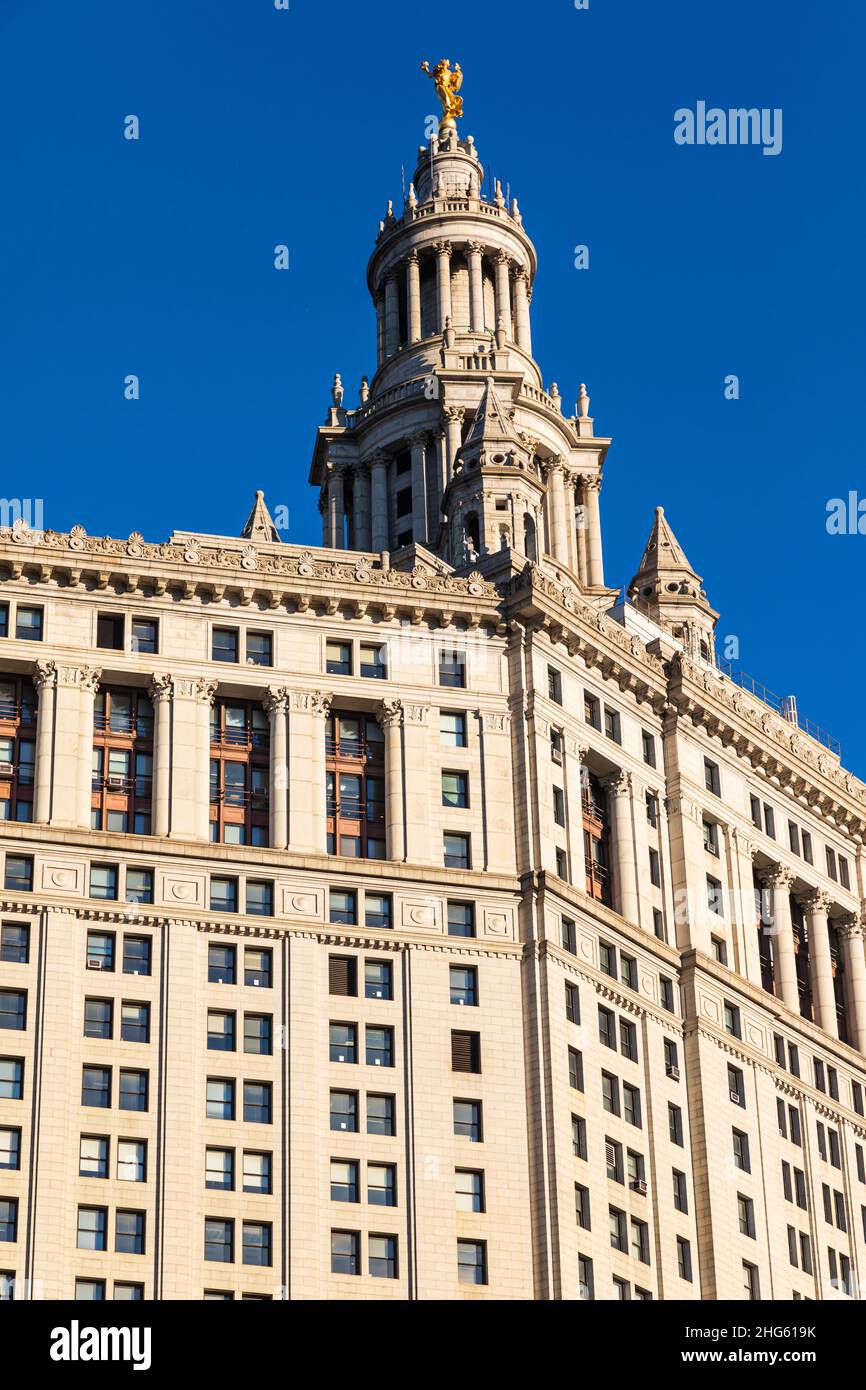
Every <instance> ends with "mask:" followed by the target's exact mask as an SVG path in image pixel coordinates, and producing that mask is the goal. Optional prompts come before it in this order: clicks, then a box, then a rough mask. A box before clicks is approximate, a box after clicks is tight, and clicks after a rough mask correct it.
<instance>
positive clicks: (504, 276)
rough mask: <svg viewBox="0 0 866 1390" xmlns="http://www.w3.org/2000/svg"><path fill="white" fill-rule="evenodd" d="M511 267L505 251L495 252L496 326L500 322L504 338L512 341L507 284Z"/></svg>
mask: <svg viewBox="0 0 866 1390" xmlns="http://www.w3.org/2000/svg"><path fill="white" fill-rule="evenodd" d="M510 265H511V258H510V257H509V255H508V252H507V251H497V253H496V326H497V328H498V327H499V321H500V319H501V320H502V324H503V327H504V329H505V336H506V338H510V339H513V337H514V332H513V329H512V326H511V294H510V290H509V284H508V272H509V266H510Z"/></svg>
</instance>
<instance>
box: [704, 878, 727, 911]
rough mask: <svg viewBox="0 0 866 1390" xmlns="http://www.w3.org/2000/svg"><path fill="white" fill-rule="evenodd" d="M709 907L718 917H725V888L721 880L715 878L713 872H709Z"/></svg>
mask: <svg viewBox="0 0 866 1390" xmlns="http://www.w3.org/2000/svg"><path fill="white" fill-rule="evenodd" d="M707 907H708V908H709V909H710V912H714V913H715V914H716V916H717V917H724V915H725V900H724V890H723V888H722V885H721V882H720V880H719V879H717V878H713V877H712V875H711V874H707Z"/></svg>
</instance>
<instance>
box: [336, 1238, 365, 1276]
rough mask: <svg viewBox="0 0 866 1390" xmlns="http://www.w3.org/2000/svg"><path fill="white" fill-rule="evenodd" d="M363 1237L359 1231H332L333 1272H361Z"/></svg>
mask: <svg viewBox="0 0 866 1390" xmlns="http://www.w3.org/2000/svg"><path fill="white" fill-rule="evenodd" d="M360 1262H361V1237H360V1235H359V1234H358V1232H357V1231H332V1232H331V1273H332V1274H360V1273H361V1268H360Z"/></svg>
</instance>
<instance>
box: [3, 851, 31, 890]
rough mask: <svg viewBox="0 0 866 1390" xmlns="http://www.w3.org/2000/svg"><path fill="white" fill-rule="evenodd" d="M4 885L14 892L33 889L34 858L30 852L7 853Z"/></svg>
mask: <svg viewBox="0 0 866 1390" xmlns="http://www.w3.org/2000/svg"><path fill="white" fill-rule="evenodd" d="M4 885H5V887H6V888H7V889H9V891H10V892H12V893H31V892H32V891H33V858H32V856H31V855H29V854H7V856H6V875H5V880H4Z"/></svg>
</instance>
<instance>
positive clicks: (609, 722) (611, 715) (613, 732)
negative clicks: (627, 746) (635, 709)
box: [604, 705, 622, 743]
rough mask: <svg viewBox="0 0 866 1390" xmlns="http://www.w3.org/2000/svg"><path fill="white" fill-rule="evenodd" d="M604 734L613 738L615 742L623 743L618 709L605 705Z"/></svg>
mask: <svg viewBox="0 0 866 1390" xmlns="http://www.w3.org/2000/svg"><path fill="white" fill-rule="evenodd" d="M604 736H605V738H609V739H611V740H612V741H613V742H614V743H622V734H621V732H620V719H619V715H618V714H617V712H616V710H613V709H608V707H607V705H605V707H604Z"/></svg>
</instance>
